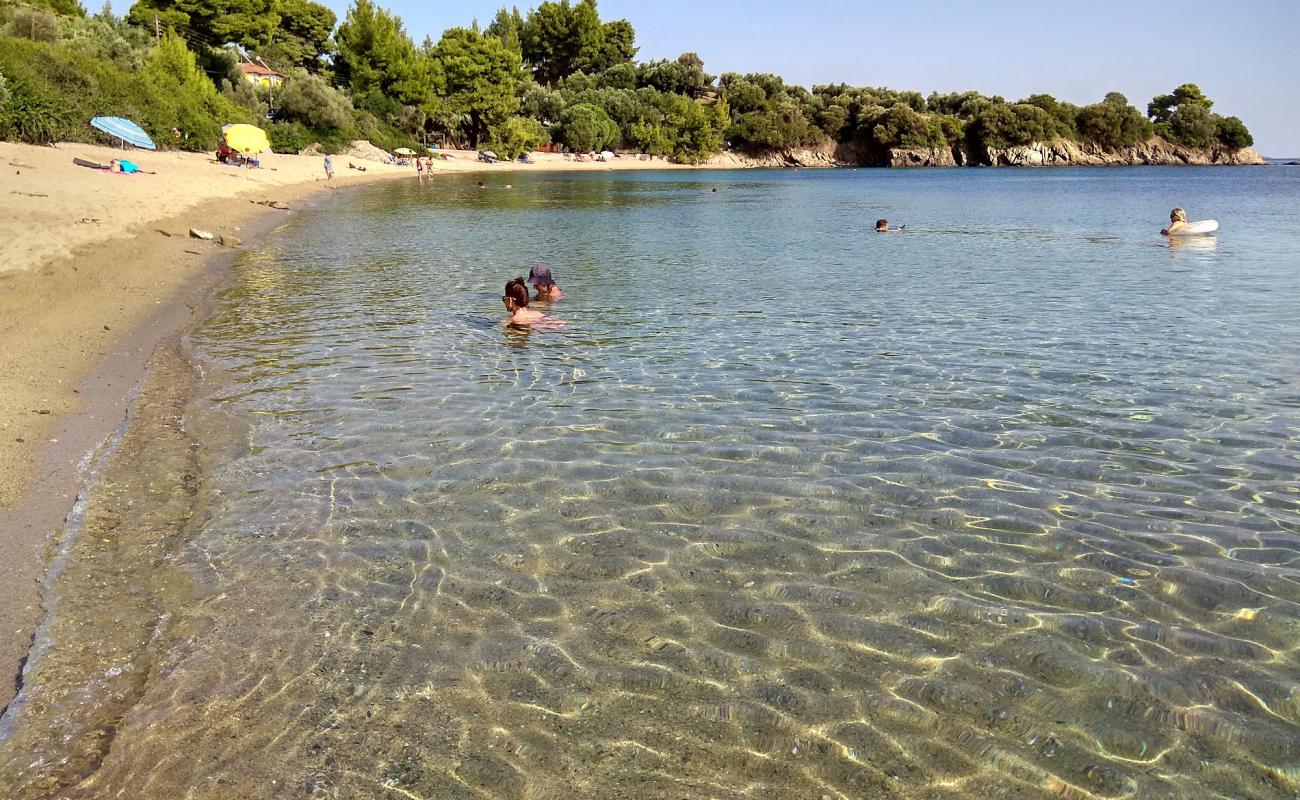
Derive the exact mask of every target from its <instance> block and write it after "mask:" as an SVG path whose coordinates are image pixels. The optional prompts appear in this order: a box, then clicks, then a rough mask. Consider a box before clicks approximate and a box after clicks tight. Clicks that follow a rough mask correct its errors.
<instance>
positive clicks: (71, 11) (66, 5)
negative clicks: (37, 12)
mask: <svg viewBox="0 0 1300 800" xmlns="http://www.w3.org/2000/svg"><path fill="white" fill-rule="evenodd" d="M33 5H38V6H44V7H46V8H48V9H50V10H51V11H53V12H54V13H55V14H60V15H62V16H65V17H84V16H86V9H85V8H83V7H82V5H81V3H79V2H77V0H35V2H34V3H33Z"/></svg>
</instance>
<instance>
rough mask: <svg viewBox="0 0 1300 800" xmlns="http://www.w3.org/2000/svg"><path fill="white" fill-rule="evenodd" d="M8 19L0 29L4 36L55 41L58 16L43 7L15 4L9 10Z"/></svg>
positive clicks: (57, 31)
mask: <svg viewBox="0 0 1300 800" xmlns="http://www.w3.org/2000/svg"><path fill="white" fill-rule="evenodd" d="M8 17H9V19H8V21H7V22H6V23H5V25H4V28H3V29H0V32H2V33H3V34H4V35H5V36H14V37H18V38H21V39H31V40H32V41H34V42H57V41H58V40H59V18H58V17H56V16H54V15H53V14H51V13H50V12H48V11H46V10H45V9H43V8H34V7H31V6H17V7H14V8H12V9H10V10H9V13H8Z"/></svg>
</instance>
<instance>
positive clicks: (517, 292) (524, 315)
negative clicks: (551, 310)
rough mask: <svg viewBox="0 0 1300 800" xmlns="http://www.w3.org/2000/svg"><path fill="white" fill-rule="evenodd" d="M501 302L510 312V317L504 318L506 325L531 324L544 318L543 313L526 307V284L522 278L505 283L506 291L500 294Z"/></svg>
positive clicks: (542, 320)
mask: <svg viewBox="0 0 1300 800" xmlns="http://www.w3.org/2000/svg"><path fill="white" fill-rule="evenodd" d="M501 302H503V303H505V304H506V311H509V312H510V317H509V318H508V319H507V320H506V324H508V325H532V324H534V323H537V322H544V321H545V320H546V315H545V314H543V313H542V312H540V311H533V310H532V309H531V308H529V307H528V285H527V284H526V283H524V279H523V278H515V279H514V280H512V281H510V282H509V283H507V284H506V293H505V294H504V295H502V296H501Z"/></svg>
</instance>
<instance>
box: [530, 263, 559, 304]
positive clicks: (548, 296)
mask: <svg viewBox="0 0 1300 800" xmlns="http://www.w3.org/2000/svg"><path fill="white" fill-rule="evenodd" d="M528 282H529V283H531V284H532V285H533V288H535V289H536V290H537V296H536V297H534V298H533V299H534V300H546V301H550V302H554V301H556V300H559V299H560V298H562V297H564V292H561V291H560V287H559V286H558V285H556V283H555V278H554V277H553V276H552V275H551V268H550V267H548V266H546V265H545V264H543V263H542V262H540V261H538V262H537V263H536V264H534V265H533V268H532V269H531V270H529V272H528Z"/></svg>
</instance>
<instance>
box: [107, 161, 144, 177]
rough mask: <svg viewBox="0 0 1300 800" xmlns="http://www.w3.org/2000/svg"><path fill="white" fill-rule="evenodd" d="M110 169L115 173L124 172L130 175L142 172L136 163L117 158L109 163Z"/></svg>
mask: <svg viewBox="0 0 1300 800" xmlns="http://www.w3.org/2000/svg"><path fill="white" fill-rule="evenodd" d="M108 168H109V169H110V170H112V171H113V172H124V173H127V174H128V175H129V174H130V173H132V172H139V171H140V167H139V166H138V165H136V164H135V163H134V162H131V161H127V160H126V159H116V158H115V159H113V160H112V161H110V162H108Z"/></svg>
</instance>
